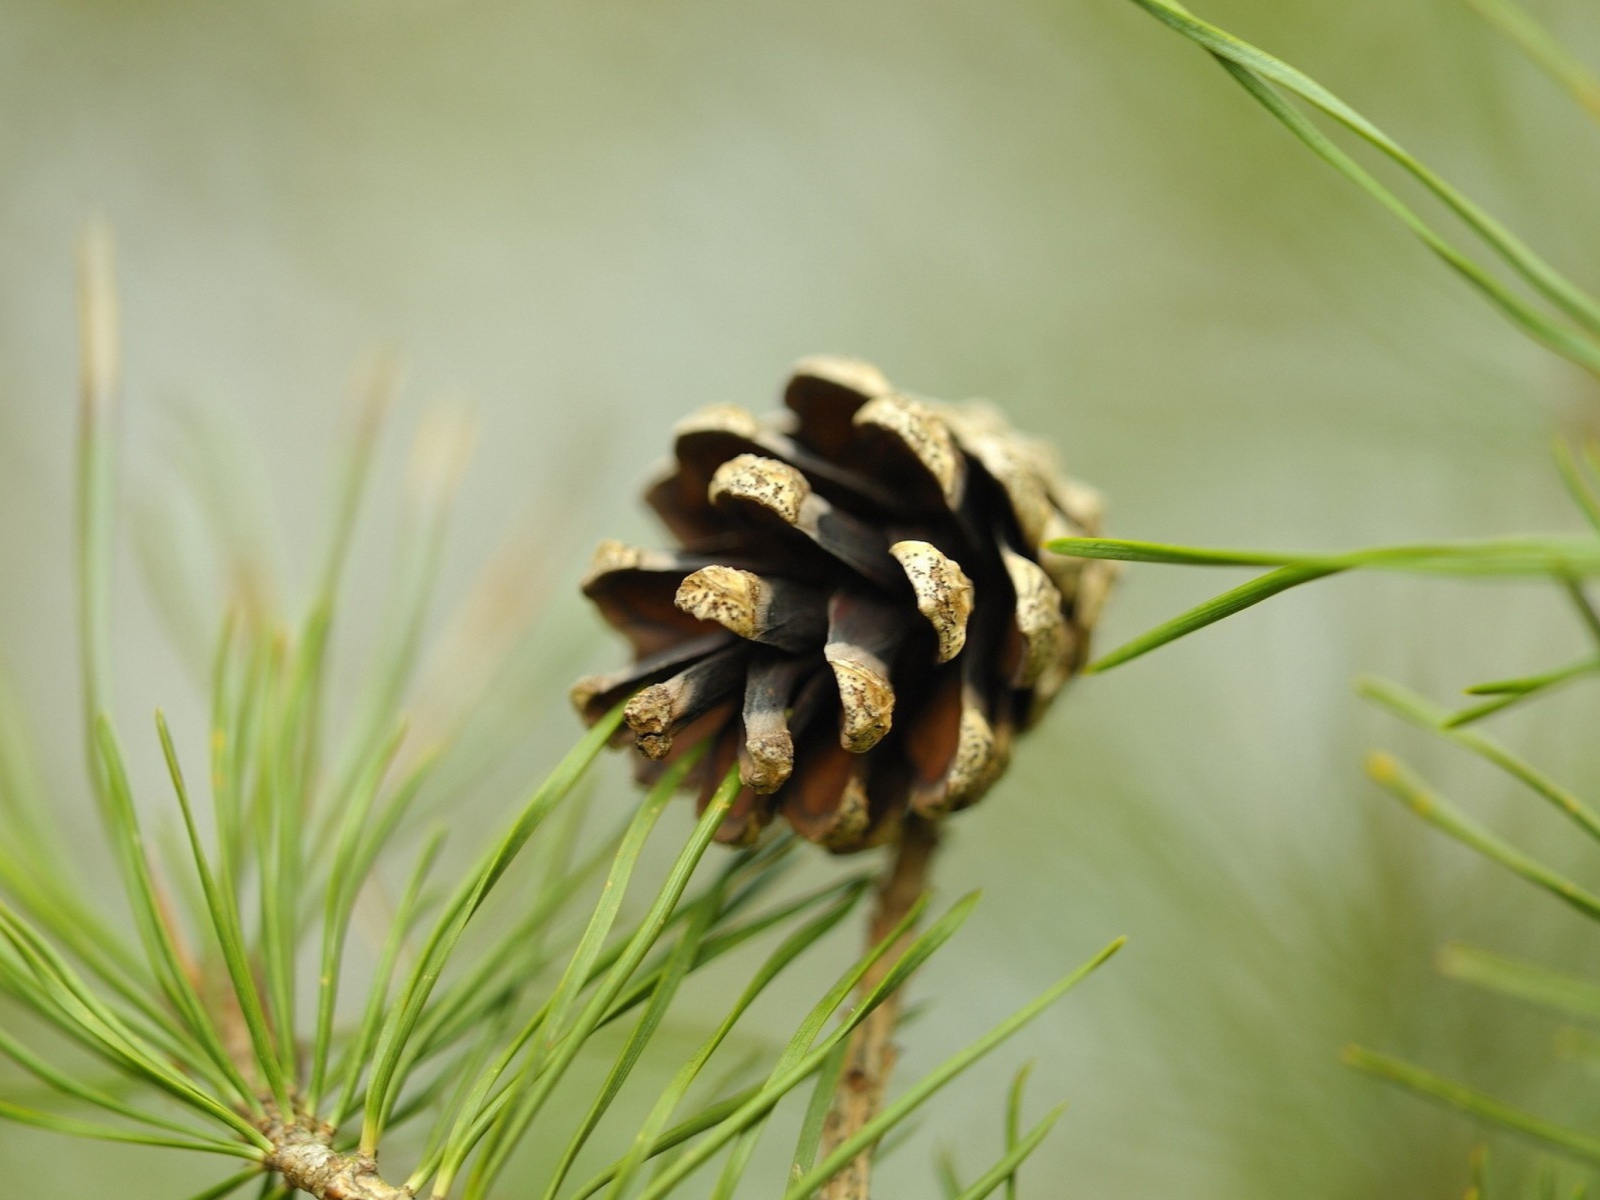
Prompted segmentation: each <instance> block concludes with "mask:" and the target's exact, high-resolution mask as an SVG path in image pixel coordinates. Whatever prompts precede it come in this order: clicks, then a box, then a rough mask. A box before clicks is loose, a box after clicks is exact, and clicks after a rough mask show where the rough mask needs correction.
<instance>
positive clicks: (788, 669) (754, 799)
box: [573, 357, 1115, 853]
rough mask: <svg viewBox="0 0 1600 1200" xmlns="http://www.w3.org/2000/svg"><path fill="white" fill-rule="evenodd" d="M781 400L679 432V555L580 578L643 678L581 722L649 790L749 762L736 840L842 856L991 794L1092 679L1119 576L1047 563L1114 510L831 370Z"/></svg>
mask: <svg viewBox="0 0 1600 1200" xmlns="http://www.w3.org/2000/svg"><path fill="white" fill-rule="evenodd" d="M783 402H784V408H783V410H781V411H780V412H779V413H776V414H774V415H771V416H767V417H756V416H754V415H752V414H750V413H748V412H746V411H745V410H744V409H741V408H737V407H734V406H731V405H716V406H714V407H712V408H708V409H705V410H702V411H701V412H699V413H696V414H694V415H693V416H691V417H689V418H688V419H686V420H684V421H683V422H680V424H679V426H678V428H677V430H676V431H675V440H674V447H673V449H674V455H675V458H674V462H673V464H672V466H671V468H670V469H668V470H665V471H663V472H662V473H661V474H660V475H659V476H658V477H657V479H656V481H655V482H654V483H653V484H652V485H651V486H650V488H649V489H648V490H647V492H646V500H647V501H648V503H649V504H650V505H651V507H652V508H654V509H655V510H656V512H657V514H658V515H659V516H660V517H661V519H662V521H663V522H664V523H665V525H666V526H667V528H668V529H669V530H670V531H671V532H672V534H673V535H674V537H676V538H677V540H678V542H679V547H678V549H676V550H672V551H653V550H638V549H634V548H631V547H627V546H623V545H621V544H619V543H616V542H606V543H604V544H602V545H601V547H600V549H599V550H598V551H597V552H596V554H595V558H594V562H593V564H592V565H591V567H590V570H589V572H588V573H587V574H586V575H585V577H584V583H583V590H584V593H585V594H586V595H587V596H588V597H589V598H590V599H591V600H592V601H594V603H595V604H596V606H597V607H598V608H599V609H600V612H601V614H602V615H603V616H604V617H605V619H606V620H607V621H608V622H609V623H610V624H611V625H612V626H613V627H614V628H616V629H617V630H618V631H619V632H620V633H622V634H623V635H624V636H625V637H627V639H628V640H629V643H630V644H631V645H632V647H633V650H634V656H635V662H634V665H633V666H632V667H631V668H627V669H624V670H620V671H616V672H612V673H610V674H607V675H601V676H591V677H588V678H586V679H583V680H580V681H579V682H578V684H577V685H576V686H575V687H574V688H573V700H574V703H575V704H576V705H577V707H578V710H579V712H580V713H581V714H582V715H583V717H584V719H585V720H586V721H588V722H590V723H593V722H594V721H597V720H599V718H600V717H601V716H602V715H604V713H605V712H606V711H607V710H608V709H609V708H610V707H611V706H613V705H615V704H617V703H619V702H621V701H622V700H624V699H627V700H628V704H627V706H626V708H625V709H624V718H623V719H624V722H625V724H624V727H623V730H622V732H621V736H623V737H625V738H626V739H627V740H628V741H630V742H632V744H633V745H634V746H635V748H636V749H637V751H638V753H639V756H640V763H639V766H640V774H641V776H642V777H644V778H651V777H654V776H655V775H657V774H658V773H659V772H660V770H661V769H662V767H663V765H664V764H665V763H666V762H669V761H671V760H672V759H673V758H676V757H677V755H678V754H679V753H681V752H682V751H683V750H685V749H687V748H688V747H689V746H692V745H694V744H696V743H697V742H699V741H702V740H707V739H709V742H710V748H709V752H708V753H707V755H706V757H705V759H704V760H703V761H702V763H701V764H700V765H699V766H698V767H697V768H696V769H695V771H694V772H692V773H691V776H690V780H689V783H690V785H691V786H693V787H694V788H695V789H697V790H698V791H699V793H700V801H701V804H702V805H704V804H705V803H706V802H707V801H708V800H709V798H710V795H711V793H712V791H713V790H714V789H715V787H716V784H717V781H718V780H719V779H720V778H721V777H722V776H723V775H724V774H725V773H726V772H727V771H728V770H730V769H731V768H732V767H733V765H734V764H735V763H737V764H738V767H739V773H740V778H741V780H742V781H743V783H744V788H743V790H742V791H741V793H740V795H739V797H738V798H737V799H736V800H735V802H734V804H733V807H732V809H731V810H730V814H729V817H728V819H727V822H726V824H725V825H724V827H723V829H722V830H721V832H720V835H719V836H720V837H721V838H722V840H723V841H727V842H733V843H746V842H749V841H752V840H754V839H755V838H756V837H757V836H759V834H760V833H761V830H762V829H763V828H764V827H765V826H766V825H767V824H769V823H770V822H771V821H772V820H774V819H775V818H777V817H779V816H781V817H783V818H784V819H785V820H787V821H788V822H789V824H790V825H791V826H793V827H794V828H795V829H796V830H797V831H798V832H799V833H800V834H802V835H803V836H804V837H806V838H808V839H810V840H812V841H814V842H817V843H819V844H821V845H823V846H826V847H827V848H829V849H830V850H833V851H836V852H839V853H848V852H851V851H855V850H861V849H864V848H866V847H868V846H872V845H877V844H880V843H882V842H885V841H892V840H894V839H895V838H896V837H897V836H898V834H899V831H900V828H901V823H902V819H903V818H904V817H905V816H906V815H907V814H908V813H915V814H917V815H918V816H920V817H924V818H930V819H932V818H938V817H942V816H944V815H945V814H947V813H950V812H953V811H955V810H957V809H961V808H965V807H967V806H968V805H970V804H973V803H975V802H976V801H977V800H979V799H980V798H981V797H982V796H983V794H984V792H986V791H987V790H988V789H989V788H990V787H991V786H992V785H993V784H994V782H995V780H996V779H998V778H999V777H1000V775H1001V774H1002V773H1004V771H1005V768H1006V765H1007V763H1008V762H1009V760H1010V755H1011V745H1012V740H1013V737H1014V735H1015V733H1016V732H1018V731H1019V730H1022V729H1025V728H1027V727H1028V726H1029V725H1031V724H1033V723H1034V722H1035V721H1037V720H1038V719H1039V717H1040V716H1041V715H1042V714H1043V712H1044V710H1045V708H1046V707H1048V705H1049V703H1050V701H1051V700H1052V699H1053V698H1054V696H1055V695H1056V694H1057V693H1058V692H1059V691H1060V690H1061V687H1062V686H1063V685H1064V684H1065V683H1066V682H1067V681H1068V680H1069V679H1070V678H1071V677H1072V676H1073V675H1074V674H1075V673H1076V672H1077V671H1078V669H1079V668H1080V667H1081V666H1082V665H1083V663H1084V662H1085V660H1086V659H1087V656H1088V649H1089V635H1090V632H1091V630H1092V628H1093V625H1094V623H1095V620H1096V618H1097V617H1098V615H1099V610H1100V607H1101V605H1102V603H1103V602H1104V599H1105V596H1106V593H1107V591H1108V590H1109V588H1110V585H1111V583H1112V581H1113V579H1114V578H1115V564H1113V563H1110V562H1102V561H1094V560H1086V559H1079V558H1070V557H1066V556H1063V555H1058V554H1052V553H1050V552H1049V551H1048V550H1045V549H1044V544H1045V543H1047V542H1049V541H1050V540H1052V539H1054V538H1057V537H1062V536H1069V535H1078V536H1095V535H1098V534H1099V533H1100V532H1101V515H1102V505H1101V501H1100V497H1099V495H1098V493H1096V492H1095V491H1094V490H1093V489H1092V488H1089V487H1086V486H1085V485H1083V484H1081V483H1077V482H1075V481H1072V480H1069V479H1067V478H1065V477H1064V476H1062V475H1061V474H1060V473H1059V471H1058V470H1057V468H1056V466H1055V463H1054V459H1053V457H1052V456H1051V454H1050V452H1049V451H1048V450H1047V449H1046V448H1045V447H1044V446H1042V445H1041V444H1040V443H1038V442H1035V441H1033V440H1031V439H1028V438H1026V437H1023V436H1022V435H1020V434H1018V433H1016V432H1015V431H1014V430H1012V429H1011V428H1010V426H1009V425H1007V424H1006V422H1005V420H1004V418H1003V417H1001V416H1000V414H999V413H998V412H997V411H996V410H994V409H992V408H989V407H987V406H984V405H946V404H940V403H937V402H934V401H928V400H921V399H917V398H915V397H911V396H907V395H904V394H902V393H899V392H897V391H895V390H894V388H893V387H891V386H890V384H889V382H888V380H887V379H885V378H884V376H883V374H882V372H880V371H879V370H878V369H877V368H876V367H873V366H871V365H869V364H867V363H863V362H858V361H855V360H852V359H844V358H828V357H819V358H811V359H805V360H803V361H801V362H800V363H799V364H797V365H796V367H795V369H794V371H793V373H792V374H791V376H790V378H789V381H788V383H787V385H786V386H785V388H784V393H783Z"/></svg>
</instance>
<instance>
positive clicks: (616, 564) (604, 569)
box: [580, 538, 645, 587]
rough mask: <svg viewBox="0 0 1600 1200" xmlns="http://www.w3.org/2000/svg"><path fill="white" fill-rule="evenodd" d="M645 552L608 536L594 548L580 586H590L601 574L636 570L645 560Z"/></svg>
mask: <svg viewBox="0 0 1600 1200" xmlns="http://www.w3.org/2000/svg"><path fill="white" fill-rule="evenodd" d="M644 554H645V552H644V551H643V550H640V549H639V548H638V547H637V546H630V545H628V543H626V542H619V541H617V540H616V539H615V538H606V539H605V541H603V542H601V543H600V544H599V545H598V546H596V547H595V548H594V554H593V555H592V556H591V557H590V559H589V567H588V570H586V571H584V573H583V579H582V580H581V582H580V586H582V587H588V586H589V585H590V584H592V583H594V581H595V580H597V579H599V578H600V577H601V576H603V575H610V574H611V573H612V572H613V571H632V570H636V569H637V568H638V567H639V565H640V563H642V562H643V561H644Z"/></svg>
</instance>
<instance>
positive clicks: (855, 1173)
mask: <svg viewBox="0 0 1600 1200" xmlns="http://www.w3.org/2000/svg"><path fill="white" fill-rule="evenodd" d="M938 844H939V835H938V830H937V826H935V825H934V824H933V823H932V822H930V821H924V820H922V819H921V818H920V817H915V816H913V817H909V818H908V819H907V821H906V825H905V832H904V834H903V835H902V837H901V839H900V843H899V845H898V847H897V848H896V851H895V857H894V861H893V862H892V863H891V864H890V866H889V870H888V871H887V872H886V873H885V875H884V877H883V882H882V883H880V884H879V885H878V899H877V904H876V906H875V908H874V910H873V914H872V923H871V925H870V927H869V929H868V931H867V944H868V945H869V946H875V945H877V944H878V943H879V942H880V941H882V940H883V939H884V938H885V937H887V936H888V935H889V933H890V931H892V930H893V929H894V927H895V926H896V925H898V924H899V923H900V922H901V921H902V920H904V919H905V916H906V914H907V913H909V912H910V911H911V908H912V906H913V905H915V904H916V902H917V901H918V899H920V898H921V896H922V894H923V892H924V891H926V890H927V886H928V869H929V864H930V863H931V862H932V860H933V852H934V850H935V849H937V847H938ZM913 936H914V931H912V930H910V929H907V930H906V932H905V933H904V934H902V935H901V937H900V940H899V941H898V942H896V943H895V945H894V946H892V947H890V949H889V952H888V953H887V954H885V955H884V956H883V957H882V958H880V959H879V960H878V961H877V962H876V963H875V964H873V967H872V969H871V970H869V971H868V972H867V974H866V976H865V978H863V979H862V980H861V984H860V987H859V991H858V994H859V995H860V996H862V997H865V996H866V995H867V994H868V993H870V992H871V991H872V990H873V989H874V988H875V987H877V986H878V984H880V983H882V982H883V980H884V978H885V977H886V976H887V975H888V974H889V972H890V971H891V970H892V969H893V968H894V965H895V964H896V963H897V962H899V961H900V957H901V955H903V954H904V953H905V951H906V947H907V946H909V945H910V944H911V940H912V937H913ZM902 990H904V989H903V985H902V987H901V988H899V989H896V990H895V991H894V992H892V993H890V995H889V996H888V997H887V998H886V999H885V1000H884V1001H883V1003H882V1004H880V1005H879V1006H878V1007H877V1008H876V1009H875V1010H874V1011H873V1012H872V1014H871V1015H870V1016H868V1017H867V1019H866V1020H865V1021H863V1022H862V1023H861V1026H860V1027H859V1028H858V1029H857V1030H856V1031H855V1033H854V1034H852V1035H851V1038H850V1050H849V1056H848V1057H847V1058H846V1060H845V1065H844V1070H843V1072H841V1073H840V1075H839V1083H838V1086H837V1087H836V1088H835V1090H834V1094H833V1107H832V1108H831V1109H829V1111H828V1119H827V1121H826V1123H825V1124H824V1125H823V1129H822V1153H823V1155H827V1154H828V1153H829V1152H830V1151H832V1150H833V1149H834V1148H835V1147H837V1146H839V1145H840V1144H841V1143H843V1142H844V1141H845V1140H846V1139H847V1138H849V1137H851V1136H852V1135H854V1134H855V1133H857V1132H858V1131H859V1130H860V1129H861V1128H862V1127H863V1126H865V1125H866V1124H867V1122H868V1121H870V1120H872V1118H873V1117H875V1116H877V1114H878V1110H879V1108H881V1107H882V1104H883V1095H884V1092H885V1091H886V1090H887V1088H888V1086H889V1076H890V1074H891V1073H892V1072H893V1071H894V1065H895V1062H896V1060H897V1059H898V1058H899V1050H898V1048H897V1047H896V1046H895V1042H894V1035H895V1029H896V1026H897V1025H898V1024H899V1021H900V1008H901V991H902ZM875 1149H876V1147H874V1146H868V1147H866V1148H865V1149H863V1150H862V1151H861V1153H860V1154H858V1155H856V1157H855V1158H854V1159H852V1160H851V1161H850V1163H849V1165H848V1166H846V1167H844V1168H843V1169H842V1170H841V1171H840V1172H839V1173H838V1174H837V1175H835V1176H834V1177H833V1178H832V1179H830V1180H829V1181H828V1182H827V1183H826V1184H825V1185H824V1186H823V1188H822V1191H821V1192H820V1193H818V1196H819V1200H868V1197H869V1196H870V1195H871V1188H872V1155H873V1151H874V1150H875Z"/></svg>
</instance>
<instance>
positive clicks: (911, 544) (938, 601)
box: [889, 540, 974, 663]
mask: <svg viewBox="0 0 1600 1200" xmlns="http://www.w3.org/2000/svg"><path fill="white" fill-rule="evenodd" d="M889 553H890V554H892V555H894V558H895V561H896V562H898V563H899V564H900V566H901V567H902V568H904V570H905V573H906V579H908V580H909V581H910V583H911V590H912V591H913V592H914V593H915V594H916V598H917V611H918V612H919V613H921V614H922V615H923V616H924V617H926V618H927V620H928V624H930V625H932V626H933V632H934V634H935V636H936V637H937V638H938V639H939V651H938V660H939V661H940V662H942V663H943V662H949V661H950V660H951V659H952V658H954V657H955V656H956V655H958V654H960V653H961V649H962V647H963V646H965V645H966V644H967V620H968V618H970V617H971V616H972V605H973V600H974V592H973V588H972V580H971V579H969V578H967V573H966V572H965V571H963V570H962V569H961V564H960V563H958V562H956V561H955V559H953V558H950V557H949V556H947V555H946V554H944V553H943V552H942V551H941V550H940V549H939V548H938V547H937V546H935V545H933V544H932V543H931V542H919V541H912V540H908V541H903V542H896V543H895V544H894V545H892V546H890V547H889Z"/></svg>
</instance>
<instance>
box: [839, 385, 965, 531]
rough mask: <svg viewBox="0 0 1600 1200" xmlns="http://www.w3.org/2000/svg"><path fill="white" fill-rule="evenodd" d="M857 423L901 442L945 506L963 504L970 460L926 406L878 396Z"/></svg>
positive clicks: (860, 412) (898, 397) (861, 412)
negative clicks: (926, 473)
mask: <svg viewBox="0 0 1600 1200" xmlns="http://www.w3.org/2000/svg"><path fill="white" fill-rule="evenodd" d="M854 419H855V423H856V424H857V425H867V426H872V427H873V428H876V429H881V430H883V431H884V432H886V433H889V434H892V435H893V436H894V437H896V438H898V439H899V440H900V441H901V443H903V444H904V445H905V447H906V449H907V450H909V451H910V452H911V453H912V454H913V455H915V456H916V458H917V461H918V462H920V463H921V464H922V466H923V469H924V470H926V471H927V472H928V474H929V475H931V476H932V477H933V479H934V482H936V483H937V484H938V485H939V491H940V494H942V495H943V496H944V501H945V503H946V504H947V505H949V506H950V507H951V508H952V509H954V508H957V507H958V506H959V505H960V504H961V495H962V493H963V492H964V491H965V490H966V486H967V460H966V459H965V458H964V457H963V456H962V453H961V449H960V447H958V446H957V445H956V439H955V436H954V435H953V434H952V433H951V432H950V427H949V426H948V425H946V424H945V423H944V422H943V421H942V420H940V419H939V417H937V416H936V415H935V414H934V413H933V412H932V411H931V410H930V409H929V408H928V407H927V406H926V405H924V404H919V403H918V402H917V401H915V400H913V399H911V398H910V397H909V396H902V395H899V394H894V395H889V396H878V397H876V398H875V399H872V400H869V401H867V403H865V404H864V405H862V406H861V408H860V409H858V410H857V412H856V415H855V418H854Z"/></svg>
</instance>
